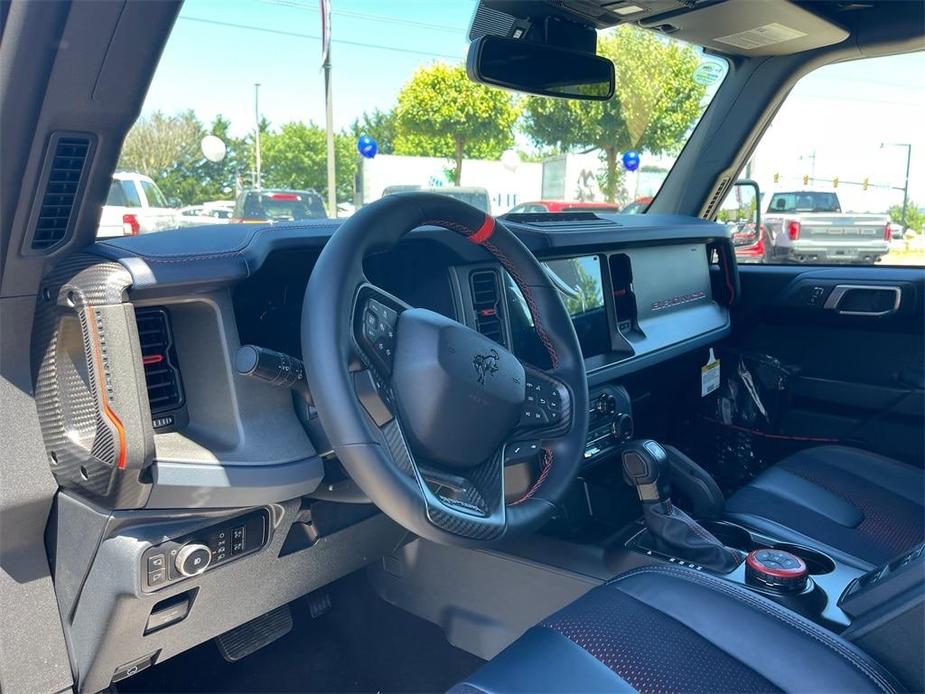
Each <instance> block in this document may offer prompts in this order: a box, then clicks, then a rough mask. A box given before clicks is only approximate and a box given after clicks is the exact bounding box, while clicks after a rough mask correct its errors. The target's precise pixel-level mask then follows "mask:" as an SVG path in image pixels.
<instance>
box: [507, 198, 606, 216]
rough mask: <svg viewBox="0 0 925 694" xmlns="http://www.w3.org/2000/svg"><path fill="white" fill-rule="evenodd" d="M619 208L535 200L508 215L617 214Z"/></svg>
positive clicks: (516, 207)
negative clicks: (549, 213) (545, 213)
mask: <svg viewBox="0 0 925 694" xmlns="http://www.w3.org/2000/svg"><path fill="white" fill-rule="evenodd" d="M619 211H620V206H619V205H614V204H613V203H612V202H572V201H566V200H537V201H536V202H524V203H521V204H520V205H515V206H514V207H512V208H511V209H510V210H509V211H508V214H542V213H544V212H619Z"/></svg>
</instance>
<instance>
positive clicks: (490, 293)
mask: <svg viewBox="0 0 925 694" xmlns="http://www.w3.org/2000/svg"><path fill="white" fill-rule="evenodd" d="M469 286H470V288H471V290H472V308H473V309H475V326H476V329H477V330H478V331H479V332H480V333H482V334H483V335H484V336H485V337H488V338H491V339H492V340H494V341H495V342H497V343H498V344H499V345H502V346H504V347H507V346H508V345H507V340H505V339H504V316H503V314H502V303H501V278H500V277H499V275H498V273H497V272H496V271H494V270H477V271H476V272H473V273H472V274H471V275H469Z"/></svg>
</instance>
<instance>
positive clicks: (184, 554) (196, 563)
mask: <svg viewBox="0 0 925 694" xmlns="http://www.w3.org/2000/svg"><path fill="white" fill-rule="evenodd" d="M211 561H212V552H211V550H209V548H208V547H206V546H205V545H197V544H191V545H184V546H183V547H182V548H181V549H180V551H179V552H177V559H176V567H177V571H179V572H180V573H181V574H183V575H184V576H198V575H199V574H201V573H202V572H203V571H205V570H206V569H208V568H209V563H210V562H211Z"/></svg>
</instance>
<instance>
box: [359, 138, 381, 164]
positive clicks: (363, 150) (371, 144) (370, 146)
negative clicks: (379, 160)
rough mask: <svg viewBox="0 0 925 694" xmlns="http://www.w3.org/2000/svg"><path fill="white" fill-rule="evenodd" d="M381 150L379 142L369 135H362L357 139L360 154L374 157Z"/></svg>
mask: <svg viewBox="0 0 925 694" xmlns="http://www.w3.org/2000/svg"><path fill="white" fill-rule="evenodd" d="M378 151H379V144H378V143H377V142H376V141H375V140H374V139H373V138H371V137H370V136H369V135H361V136H360V138H359V139H358V140H357V152H359V153H360V156H362V157H365V158H367V159H372V158H373V157H375V156H376V153H377V152H378Z"/></svg>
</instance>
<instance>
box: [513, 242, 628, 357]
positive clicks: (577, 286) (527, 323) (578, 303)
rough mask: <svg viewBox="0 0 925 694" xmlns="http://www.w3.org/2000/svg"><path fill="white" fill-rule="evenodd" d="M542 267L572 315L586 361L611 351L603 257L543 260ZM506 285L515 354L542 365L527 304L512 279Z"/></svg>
mask: <svg viewBox="0 0 925 694" xmlns="http://www.w3.org/2000/svg"><path fill="white" fill-rule="evenodd" d="M543 266H544V267H545V269H546V272H547V274H548V275H549V279H550V281H551V282H552V284H553V286H555V287H556V289H558V290H559V294H560V296H561V297H562V303H563V304H565V307H566V308H567V309H568V312H569V313H570V314H571V316H572V322H573V323H574V325H575V332H576V334H577V335H578V341H579V342H580V343H581V351H582V354H583V355H584V357H585V359H587V358H588V357H592V356H596V355H598V354H603V353H604V352H608V351H610V330H609V328H608V325H607V311H606V309H605V307H604V286H603V282H602V280H601V258H600V257H599V256H596V255H588V256H581V257H578V258H561V259H558V260H547V261H544V262H543ZM507 282H508V297H509V299H511V301H509V304H510V305H511V314H512V315H511V337H512V340H513V348H514V352H515V353H516V354H517V355H518V356H519V357H521V358H522V359H525V360H527V361H530V362H532V363H535V364H537V365H538V366H539V365H542V364H543V361H544V354H543V350H542V347H541V345H540V344H539V340H537V338H536V333H535V331H534V329H533V321H532V318H531V317H530V312H529V311H528V310H527V306H526V302H525V301H524V299H523V295H521V293H520V291H519V290H518V289H517V286H516V285H515V284H514V283H513V281H511V280H510V278H509V277H508V278H507Z"/></svg>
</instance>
